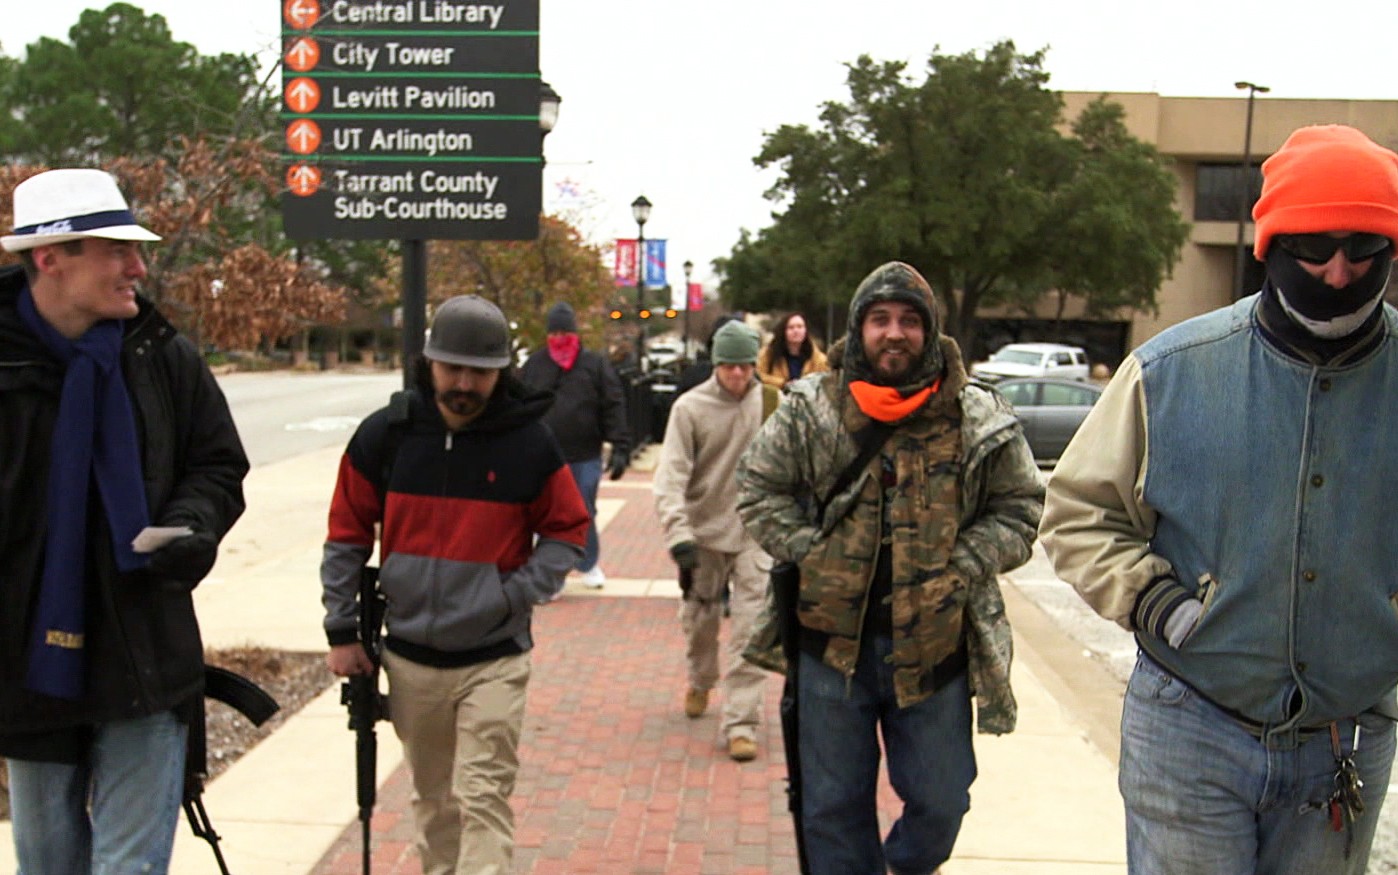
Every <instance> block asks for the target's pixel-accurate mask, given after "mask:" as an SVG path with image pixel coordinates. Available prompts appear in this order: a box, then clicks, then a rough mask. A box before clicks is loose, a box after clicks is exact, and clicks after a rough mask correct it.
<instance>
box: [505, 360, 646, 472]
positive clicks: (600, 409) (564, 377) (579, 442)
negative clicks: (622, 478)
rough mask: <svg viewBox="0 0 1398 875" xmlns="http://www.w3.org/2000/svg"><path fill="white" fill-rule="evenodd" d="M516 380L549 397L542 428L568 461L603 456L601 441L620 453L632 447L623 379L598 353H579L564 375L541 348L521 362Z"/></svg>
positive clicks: (582, 460) (583, 460) (586, 459)
mask: <svg viewBox="0 0 1398 875" xmlns="http://www.w3.org/2000/svg"><path fill="white" fill-rule="evenodd" d="M519 378H520V379H521V380H523V381H524V382H525V383H526V384H528V385H529V386H532V387H533V388H535V389H542V390H545V391H548V392H552V393H553V396H554V397H553V407H552V408H551V409H550V410H549V412H548V413H546V414H544V425H547V426H548V427H549V428H550V429H552V430H553V434H554V437H556V438H558V446H559V447H560V448H561V449H562V450H563V458H564V459H565V460H566V461H568V462H586V461H588V460H590V459H598V458H601V457H602V441H609V442H610V443H611V444H612V445H613V446H614V447H617V448H619V449H621V450H622V451H629V450H630V449H631V435H630V432H629V431H628V429H627V427H626V396H625V395H624V394H623V393H622V390H621V379H620V378H619V377H617V375H616V371H614V370H613V369H612V366H611V364H610V363H608V361H607V360H606V359H605V358H603V357H602V356H601V355H598V354H597V353H595V352H593V351H592V350H590V349H583V350H580V351H579V352H578V360H577V361H576V362H574V363H573V367H572V369H571V370H569V371H567V372H565V371H564V370H563V369H562V368H560V367H559V366H558V363H557V362H555V361H554V360H553V359H552V358H551V357H550V356H549V351H548V349H547V348H545V349H541V350H539V351H537V352H535V353H534V354H533V355H531V356H530V357H529V359H528V360H527V361H525V363H524V367H522V368H520V372H519Z"/></svg>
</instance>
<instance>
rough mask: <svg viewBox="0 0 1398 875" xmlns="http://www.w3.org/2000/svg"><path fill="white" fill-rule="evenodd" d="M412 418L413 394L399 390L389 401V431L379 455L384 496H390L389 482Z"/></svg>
mask: <svg viewBox="0 0 1398 875" xmlns="http://www.w3.org/2000/svg"><path fill="white" fill-rule="evenodd" d="M411 418H412V393H411V392H410V390H408V389H399V390H398V391H397V392H394V393H393V396H392V397H391V398H389V399H388V430H387V431H386V432H384V439H383V447H382V448H381V450H380V455H379V482H380V483H382V484H383V491H384V494H385V495H387V494H388V480H389V477H391V476H392V474H393V465H394V463H395V462H397V461H398V450H400V449H401V448H402V446H403V438H405V437H407V435H408V421H409V420H410V419H411Z"/></svg>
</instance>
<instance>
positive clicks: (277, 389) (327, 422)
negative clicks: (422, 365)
mask: <svg viewBox="0 0 1398 875" xmlns="http://www.w3.org/2000/svg"><path fill="white" fill-rule="evenodd" d="M218 383H219V386H220V387H222V389H223V393H224V395H225V396H227V398H228V406H229V407H230V408H231V409H232V411H233V420H234V422H236V423H237V425H238V433H239V435H241V437H242V439H243V448H244V449H245V450H246V451H247V454H248V459H249V460H251V462H252V464H253V465H254V466H256V465H266V464H268V463H270V462H276V461H279V460H281V459H289V458H292V457H293V456H299V455H301V454H302V453H309V452H311V451H312V450H319V449H323V448H324V447H328V446H332V445H343V444H345V443H347V442H348V441H349V439H350V435H352V434H354V429H355V427H356V426H358V425H359V422H360V420H362V419H363V418H364V417H365V416H367V415H368V414H370V413H372V412H373V411H375V410H377V409H378V408H380V407H382V406H383V405H385V404H387V403H388V399H389V396H390V395H392V394H393V392H394V391H395V390H397V389H400V388H402V385H403V377H402V375H401V374H400V373H398V372H397V371H365V372H363V373H357V372H351V371H343V372H342V371H330V372H324V371H310V372H301V371H266V372H255V373H233V374H226V375H224V376H221V377H219V378H218Z"/></svg>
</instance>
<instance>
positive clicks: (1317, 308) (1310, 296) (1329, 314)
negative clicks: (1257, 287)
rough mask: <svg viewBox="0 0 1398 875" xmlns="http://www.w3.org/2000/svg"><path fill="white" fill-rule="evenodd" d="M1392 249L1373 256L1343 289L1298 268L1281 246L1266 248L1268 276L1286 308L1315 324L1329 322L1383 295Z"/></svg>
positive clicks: (1302, 268) (1297, 264)
mask: <svg viewBox="0 0 1398 875" xmlns="http://www.w3.org/2000/svg"><path fill="white" fill-rule="evenodd" d="M1391 254H1392V250H1391V248H1390V249H1385V250H1383V251H1382V252H1380V253H1379V254H1378V255H1375V256H1374V263H1373V264H1372V265H1370V267H1369V271H1368V273H1366V274H1364V276H1362V277H1360V278H1359V279H1357V280H1355V281H1354V282H1352V283H1350V284H1349V285H1347V286H1345V287H1344V288H1342V289H1336V288H1331V287H1330V286H1328V285H1326V283H1325V281H1324V280H1322V279H1317V278H1316V277H1313V276H1311V275H1310V273H1309V272H1308V271H1307V270H1306V269H1305V268H1304V267H1302V266H1301V264H1300V262H1298V261H1297V260H1296V259H1295V258H1293V257H1292V256H1290V255H1287V254H1286V253H1285V252H1283V251H1282V249H1281V247H1280V246H1271V247H1268V249H1267V276H1268V277H1270V278H1271V280H1272V284H1273V285H1275V286H1276V287H1277V291H1278V292H1280V293H1281V296H1282V298H1283V299H1285V301H1286V304H1287V306H1289V307H1290V308H1291V309H1293V310H1295V311H1296V312H1297V313H1300V314H1301V315H1302V316H1305V317H1306V318H1307V319H1310V320H1312V321H1315V322H1329V321H1330V320H1331V319H1337V318H1339V317H1341V316H1348V315H1350V314H1351V313H1357V312H1359V310H1361V309H1362V308H1363V307H1364V306H1365V305H1366V304H1369V303H1370V302H1372V301H1373V300H1374V299H1375V298H1377V297H1378V296H1379V295H1381V294H1382V293H1383V287H1384V286H1385V285H1387V284H1388V274H1389V271H1390V270H1391V269H1392V268H1393V261H1392V259H1391V258H1390V255H1391Z"/></svg>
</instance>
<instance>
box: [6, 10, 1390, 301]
mask: <svg viewBox="0 0 1398 875" xmlns="http://www.w3.org/2000/svg"><path fill="white" fill-rule="evenodd" d="M130 2H132V3H133V4H134V5H136V6H138V7H140V8H142V9H144V10H145V11H146V12H148V13H159V14H161V15H164V16H165V18H166V20H167V21H168V22H169V25H170V29H171V31H172V32H173V34H174V36H175V38H176V39H180V40H184V41H187V42H191V43H193V44H194V45H195V46H197V47H198V48H199V49H200V51H202V52H204V53H214V52H223V51H228V52H239V53H260V54H261V56H262V57H263V58H264V62H265V63H268V64H270V63H272V62H273V61H275V59H276V56H277V47H276V43H277V34H278V33H279V27H280V13H281V0H237V2H229V0H224V2H208V0H179V2H176V0H130ZM539 2H540V4H541V17H542V25H541V30H542V34H541V37H540V55H541V58H540V70H541V73H542V75H543V78H544V79H545V80H547V81H548V82H549V83H550V84H552V85H553V87H554V88H555V89H556V90H557V91H558V93H559V94H560V95H561V96H562V98H563V104H562V111H561V114H560V118H559V122H558V127H557V128H556V129H555V131H554V133H553V134H551V135H550V136H549V137H548V139H547V140H546V141H545V154H546V157H547V159H548V167H547V168H546V172H545V193H544V198H545V209H546V210H549V211H562V212H565V213H566V214H568V215H569V216H570V217H572V218H574V220H576V221H577V222H578V223H579V225H580V226H581V227H582V228H583V230H584V232H585V233H587V234H588V235H589V236H590V237H591V238H592V239H594V240H595V241H597V242H607V241H610V240H611V239H613V238H615V237H634V236H635V233H636V225H635V223H634V222H633V221H632V219H631V210H630V203H631V201H632V200H634V199H635V197H636V196H637V195H640V194H644V195H645V196H646V197H647V198H649V199H650V200H651V202H652V203H654V205H655V207H654V212H653V213H652V216H651V220H650V223H649V224H647V226H646V236H647V237H648V238H667V239H668V240H669V241H670V242H669V267H670V275H669V279H670V281H671V282H672V283H673V284H675V285H676V286H679V285H680V284H682V282H683V276H682V274H681V271H680V268H679V265H680V264H681V263H682V262H684V261H685V260H686V259H689V260H691V261H693V262H694V263H695V265H696V270H695V278H696V279H698V280H705V281H708V280H710V279H711V274H710V271H709V262H710V261H711V260H712V259H714V258H717V257H720V256H723V255H726V254H727V253H728V252H729V251H730V250H731V248H732V246H733V243H734V242H735V241H736V240H737V238H738V232H739V229H740V228H743V227H746V228H749V229H754V230H755V229H757V228H759V227H761V226H762V225H764V224H766V223H767V222H768V217H769V214H770V210H771V205H770V204H769V203H768V202H767V201H766V200H764V199H763V197H762V193H763V191H764V190H765V189H767V188H768V187H769V186H770V185H771V183H772V181H773V180H774V177H773V176H772V175H771V174H770V173H764V172H759V171H758V170H757V169H756V168H755V167H754V166H753V164H752V157H753V155H755V154H756V153H757V152H758V150H759V149H760V148H761V145H762V140H763V135H764V133H766V132H768V131H772V130H775V129H776V127H777V126H779V125H781V124H784V123H811V122H814V121H815V118H816V114H817V112H818V109H819V105H820V104H821V102H823V101H826V100H831V99H843V97H844V96H845V91H844V74H845V70H844V66H843V65H844V64H845V63H847V62H849V61H852V60H854V59H855V58H856V57H858V56H859V55H860V54H862V53H867V54H870V55H872V56H873V57H875V58H877V59H880V60H894V59H898V60H907V61H910V62H912V65H913V66H914V68H919V69H920V67H921V64H922V62H923V61H925V59H926V58H927V56H928V55H929V54H930V53H931V51H932V50H933V48H934V47H940V49H941V50H942V51H944V52H953V53H959V52H964V51H972V50H981V49H984V48H986V47H987V46H989V45H992V44H993V43H995V42H996V41H997V40H1000V39H1005V38H1008V39H1013V40H1014V41H1015V44H1016V46H1017V47H1018V48H1019V49H1020V50H1021V51H1026V52H1027V51H1032V50H1036V49H1039V48H1042V47H1045V46H1047V47H1048V49H1049V52H1048V60H1047V63H1046V67H1047V69H1048V71H1049V73H1050V74H1051V77H1052V78H1051V80H1050V83H1049V84H1050V86H1051V87H1053V88H1056V89H1061V90H1065V91H1157V92H1159V93H1161V94H1165V95H1170V96H1214V97H1232V96H1236V95H1238V94H1240V92H1238V91H1237V90H1235V89H1234V87H1233V83H1234V82H1235V81H1237V80H1240V79H1242V80H1251V81H1253V82H1256V83H1259V84H1262V85H1266V86H1269V87H1270V88H1271V89H1272V91H1271V95H1270V96H1271V97H1297V98H1316V97H1334V98H1355V99H1383V100H1393V99H1398V62H1395V60H1394V52H1393V50H1392V46H1393V44H1394V38H1395V35H1398V0H1355V2H1349V3H1344V4H1337V5H1335V6H1330V5H1328V4H1325V3H1320V2H1302V0H1273V2H1270V3H1268V2H1256V0H1253V2H1239V0H1175V2H1173V3H1149V4H1148V3H1145V2H1144V0H981V2H965V0H958V2H954V3H951V2H944V0H857V2H856V0H841V2H835V0H742V2H739V0H707V2H692V0H691V2H677V0H658V2H657V0H539ZM104 5H105V4H100V3H89V2H81V0H40V2H20V0H14V2H9V3H7V4H6V6H7V8H6V11H5V16H4V27H3V29H0V48H3V51H4V53H5V54H7V55H10V56H19V55H21V54H22V53H23V51H24V47H25V46H26V45H28V44H29V43H30V42H32V41H34V40H35V39H37V38H39V37H41V36H52V37H56V38H60V39H64V38H66V36H67V31H68V29H69V28H70V27H71V26H72V25H73V24H74V23H76V22H77V19H78V14H79V12H80V11H81V10H83V9H85V8H89V7H95V8H104ZM1138 9H1140V10H1149V11H1142V12H1137V11H1136V10H1138ZM1259 99H1266V98H1259ZM1241 139H1242V132H1241V131H1239V140H1240V142H1241ZM792 281H793V282H794V283H799V282H800V278H799V277H793V280H792Z"/></svg>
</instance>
